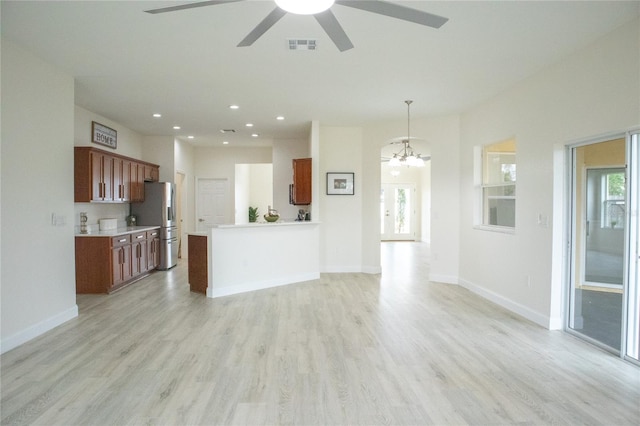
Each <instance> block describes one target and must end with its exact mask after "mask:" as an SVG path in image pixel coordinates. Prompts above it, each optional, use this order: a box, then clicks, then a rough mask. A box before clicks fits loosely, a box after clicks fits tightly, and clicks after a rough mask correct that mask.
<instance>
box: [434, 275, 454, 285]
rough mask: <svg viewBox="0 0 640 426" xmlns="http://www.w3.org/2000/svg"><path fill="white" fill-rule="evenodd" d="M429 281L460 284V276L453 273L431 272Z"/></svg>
mask: <svg viewBox="0 0 640 426" xmlns="http://www.w3.org/2000/svg"><path fill="white" fill-rule="evenodd" d="M429 281H433V282H436V283H444V284H458V277H456V276H453V275H438V274H429Z"/></svg>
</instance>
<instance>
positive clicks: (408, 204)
mask: <svg viewBox="0 0 640 426" xmlns="http://www.w3.org/2000/svg"><path fill="white" fill-rule="evenodd" d="M415 193H416V187H415V185H414V184H409V183H383V184H382V187H381V190H380V215H381V217H380V226H381V229H380V236H381V237H380V239H381V240H382V241H400V240H404V241H413V240H415V239H416V232H415V225H414V223H415V219H414V218H415V213H416V212H415V210H416V208H415V202H414V200H415Z"/></svg>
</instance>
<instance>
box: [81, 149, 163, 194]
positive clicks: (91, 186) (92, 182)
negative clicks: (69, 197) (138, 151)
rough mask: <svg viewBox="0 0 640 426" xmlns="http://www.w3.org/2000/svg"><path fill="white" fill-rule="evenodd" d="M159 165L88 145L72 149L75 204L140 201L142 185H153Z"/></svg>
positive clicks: (158, 174) (158, 171)
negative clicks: (150, 183)
mask: <svg viewBox="0 0 640 426" xmlns="http://www.w3.org/2000/svg"><path fill="white" fill-rule="evenodd" d="M159 176H160V166H158V165H156V164H152V163H147V162H144V161H140V160H136V159H133V158H129V157H125V156H122V155H118V154H115V153H110V152H107V151H103V150H101V149H97V148H93V147H89V146H77V147H75V148H74V201H75V202H76V203H89V202H102V203H129V202H136V201H144V182H149V181H153V182H157V181H158V178H159Z"/></svg>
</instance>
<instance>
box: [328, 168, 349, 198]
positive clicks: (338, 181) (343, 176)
mask: <svg viewBox="0 0 640 426" xmlns="http://www.w3.org/2000/svg"><path fill="white" fill-rule="evenodd" d="M327 195H353V173H333V172H329V173H327Z"/></svg>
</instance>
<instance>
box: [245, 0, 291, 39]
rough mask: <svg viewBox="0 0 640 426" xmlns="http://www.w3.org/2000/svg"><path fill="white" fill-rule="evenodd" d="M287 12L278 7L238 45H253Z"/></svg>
mask: <svg viewBox="0 0 640 426" xmlns="http://www.w3.org/2000/svg"><path fill="white" fill-rule="evenodd" d="M286 14H287V12H285V11H284V10H282V9H280V8H279V7H276V8H275V9H273V10H272V11H271V13H269V14H268V15H267V17H266V18H264V19H263V20H262V22H260V23H259V24H258V25H257V26H256V27H255V28H254V29H253V31H251V32H250V33H249V34H247V36H246V37H245V38H244V39H242V41H241V42H240V43H239V44H238V47H245V46H251V45H252V44H253V43H254V42H255V41H256V40H257V39H259V38H260V37H261V36H262V35H263V34H264V33H266V32H267V30H269V28H271V27H273V25H274V24H275V23H276V22H278V21H279V20H280V18H282V17H283V16H284V15H286Z"/></svg>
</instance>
